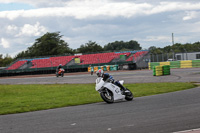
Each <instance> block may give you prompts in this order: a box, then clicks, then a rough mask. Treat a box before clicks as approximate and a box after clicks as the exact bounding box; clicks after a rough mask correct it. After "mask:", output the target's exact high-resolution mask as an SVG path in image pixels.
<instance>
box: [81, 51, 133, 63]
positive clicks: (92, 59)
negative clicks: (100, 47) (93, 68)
mask: <svg viewBox="0 0 200 133" xmlns="http://www.w3.org/2000/svg"><path fill="white" fill-rule="evenodd" d="M130 54H131V53H130V52H126V53H114V52H111V53H99V54H88V55H82V56H79V58H80V59H81V60H82V61H83V62H82V63H81V64H80V65H83V64H98V63H109V62H110V61H112V60H113V59H115V58H119V56H120V55H127V56H129V55H130Z"/></svg>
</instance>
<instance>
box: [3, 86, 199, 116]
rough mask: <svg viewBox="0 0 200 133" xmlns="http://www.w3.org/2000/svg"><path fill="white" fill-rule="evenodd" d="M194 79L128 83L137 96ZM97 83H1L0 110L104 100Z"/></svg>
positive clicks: (69, 104) (167, 90)
mask: <svg viewBox="0 0 200 133" xmlns="http://www.w3.org/2000/svg"><path fill="white" fill-rule="evenodd" d="M195 86H196V85H195V84H192V83H138V84H126V85H125V87H127V88H129V89H130V90H131V91H132V92H133V94H134V96H135V97H141V96H148V95H155V94H160V93H167V92H173V91H179V90H185V89H189V88H194V87H195ZM94 87H95V85H94V84H54V85H0V114H1V115H2V114H11V113H21V112H29V111H36V110H44V109H51V108H59V107H66V106H74V105H81V104H88V103H96V102H101V101H102V99H101V97H100V95H99V93H98V92H96V91H95V89H94Z"/></svg>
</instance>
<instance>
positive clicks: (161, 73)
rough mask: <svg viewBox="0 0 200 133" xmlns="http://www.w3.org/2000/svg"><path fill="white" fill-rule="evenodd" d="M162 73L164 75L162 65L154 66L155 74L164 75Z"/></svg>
mask: <svg viewBox="0 0 200 133" xmlns="http://www.w3.org/2000/svg"><path fill="white" fill-rule="evenodd" d="M162 75H163V68H162V66H154V67H153V76H162Z"/></svg>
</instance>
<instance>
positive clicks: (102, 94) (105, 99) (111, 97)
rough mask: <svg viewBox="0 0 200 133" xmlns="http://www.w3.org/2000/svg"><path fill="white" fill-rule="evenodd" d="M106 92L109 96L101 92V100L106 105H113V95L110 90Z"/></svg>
mask: <svg viewBox="0 0 200 133" xmlns="http://www.w3.org/2000/svg"><path fill="white" fill-rule="evenodd" d="M107 91H108V93H109V95H108V94H107V92H106V91H102V92H101V93H100V95H101V98H102V99H103V100H104V101H105V102H107V103H113V102H114V97H113V93H112V92H111V91H110V90H107Z"/></svg>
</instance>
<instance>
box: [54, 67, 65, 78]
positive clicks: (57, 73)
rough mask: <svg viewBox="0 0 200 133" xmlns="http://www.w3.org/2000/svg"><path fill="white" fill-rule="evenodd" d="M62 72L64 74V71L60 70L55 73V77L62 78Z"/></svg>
mask: <svg viewBox="0 0 200 133" xmlns="http://www.w3.org/2000/svg"><path fill="white" fill-rule="evenodd" d="M64 72H65V69H63V68H60V69H59V70H58V72H56V77H59V76H61V77H63V76H64Z"/></svg>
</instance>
